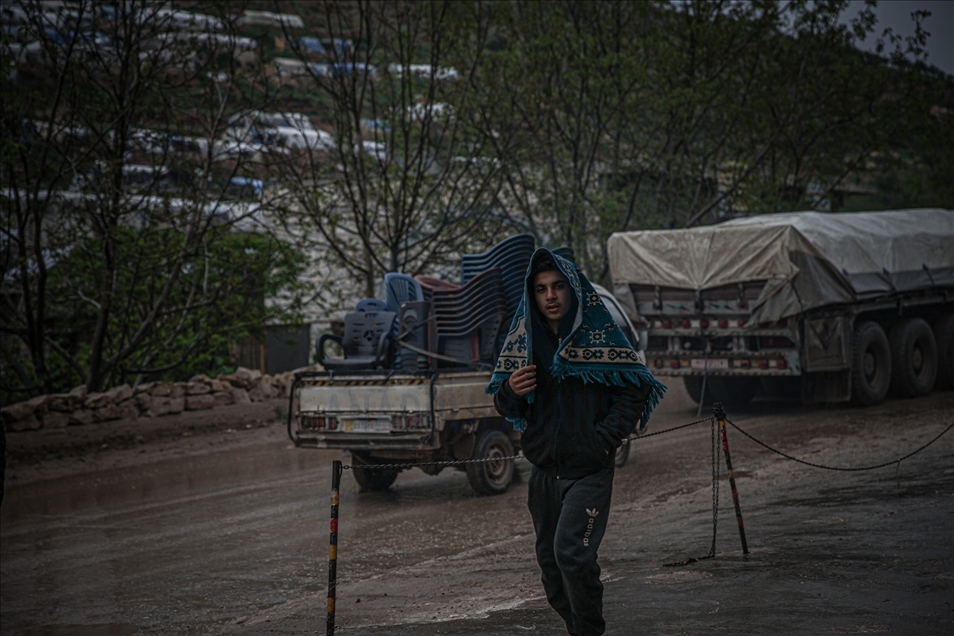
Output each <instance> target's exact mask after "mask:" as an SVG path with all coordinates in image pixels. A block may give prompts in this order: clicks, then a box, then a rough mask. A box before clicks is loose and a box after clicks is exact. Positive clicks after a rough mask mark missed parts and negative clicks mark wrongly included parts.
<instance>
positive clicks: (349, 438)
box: [288, 285, 639, 495]
mask: <svg viewBox="0 0 954 636" xmlns="http://www.w3.org/2000/svg"><path fill="white" fill-rule="evenodd" d="M593 287H594V288H595V290H596V291H597V293H599V294H600V297H601V298H602V300H603V303H604V304H605V305H606V307H607V309H608V310H609V311H610V314H611V315H612V316H613V318H614V319H615V320H616V322H617V323H618V324H619V325H620V327H621V328H622V329H623V332H624V333H625V335H626V337H627V338H629V340H630V342H631V343H633V344H634V346H635V347H636V349H637V351H638V350H639V342H638V339H637V334H636V331H635V329H633V325H632V323H631V322H630V320H629V318H628V317H627V316H626V314H625V313H624V312H623V311H622V309H621V308H620V306H619V303H618V302H617V301H616V299H615V298H614V297H613V295H612V294H610V292H609V291H607V290H606V289H605V288H603V287H600V286H599V285H594V286H593ZM508 327H509V324H508ZM490 375H491V372H490V371H489V370H456V369H437V370H434V371H429V372H424V373H407V372H400V371H395V370H392V369H375V370H364V371H351V372H337V373H336V372H330V371H312V372H299V373H297V374H296V375H295V380H294V384H293V386H292V391H291V398H290V399H291V406H290V408H289V415H288V434H289V436H290V437H291V439H292V441H293V442H294V443H295V446H297V447H299V448H327V449H341V450H346V451H349V452H350V453H351V459H352V465H353V466H354V467H355V468H354V469H353V473H354V477H355V480H356V481H357V482H358V485H359V486H360V488H361V489H362V490H364V491H373V490H383V489H386V488H388V487H390V486H391V484H393V483H394V480H395V479H396V478H397V476H398V473H399V472H400V471H401V470H402V468H384V469H374V470H363V469H361V468H358V466H361V465H373V464H404V463H426V465H423V466H421V467H420V468H421V470H423V471H424V472H426V473H428V474H431V475H437V474H438V473H440V472H441V471H442V470H443V469H444V468H446V467H448V466H454V468H456V469H457V470H465V471H466V472H467V479H468V481H469V483H470V486H471V488H473V490H474V491H475V492H477V493H478V494H481V495H496V494H501V493H503V492H505V491H506V490H507V489H508V488H509V486H510V483H511V481H512V480H513V477H514V465H513V460H512V459H507V458H511V457H513V456H515V454H516V453H517V452H519V450H520V433H518V432H516V431H514V430H513V428H512V427H511V425H510V424H509V423H508V422H507V421H506V420H505V419H504V418H502V417H500V415H499V414H498V413H497V410H496V408H495V407H494V402H493V396H490V395H487V393H486V392H485V390H484V389H485V387H486V386H487V384H488V383H489V382H490ZM628 454H629V444H623V445H622V446H621V447H620V449H619V451H618V452H617V456H616V463H617V466H622V465H623V464H625V462H626V460H627V457H628ZM494 458H500V461H483V462H474V463H466V464H459V463H457V464H444V463H443V462H456V461H459V460H469V459H483V460H492V459H494Z"/></svg>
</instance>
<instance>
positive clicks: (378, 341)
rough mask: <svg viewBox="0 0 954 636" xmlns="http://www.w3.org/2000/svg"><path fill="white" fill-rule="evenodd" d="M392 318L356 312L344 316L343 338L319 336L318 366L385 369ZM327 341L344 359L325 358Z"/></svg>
mask: <svg viewBox="0 0 954 636" xmlns="http://www.w3.org/2000/svg"><path fill="white" fill-rule="evenodd" d="M394 318H395V314H394V312H392V311H355V312H351V313H349V314H346V315H345V321H344V327H345V329H344V330H345V333H344V336H343V337H342V336H337V335H335V334H331V333H323V334H321V336H319V337H318V344H317V346H316V349H317V354H318V363H319V364H320V365H321V366H323V367H324V368H325V369H326V370H328V371H361V370H366V369H377V368H378V367H384V368H388V367H389V366H390V357H391V356H390V353H391V345H392V342H393V336H392V333H391V329H392V328H393V325H394ZM328 342H337V343H338V345H340V346H341V348H342V350H343V351H344V354H345V357H344V358H327V357H325V345H326V344H327V343H328Z"/></svg>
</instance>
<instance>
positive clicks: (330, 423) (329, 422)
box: [325, 417, 338, 431]
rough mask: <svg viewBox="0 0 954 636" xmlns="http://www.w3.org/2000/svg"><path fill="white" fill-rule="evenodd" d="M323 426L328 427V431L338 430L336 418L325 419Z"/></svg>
mask: <svg viewBox="0 0 954 636" xmlns="http://www.w3.org/2000/svg"><path fill="white" fill-rule="evenodd" d="M325 425H326V426H327V427H328V430H329V431H337V430H338V418H337V417H326V418H325Z"/></svg>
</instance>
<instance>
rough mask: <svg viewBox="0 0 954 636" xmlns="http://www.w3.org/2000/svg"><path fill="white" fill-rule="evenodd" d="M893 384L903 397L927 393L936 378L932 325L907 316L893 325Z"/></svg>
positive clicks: (935, 350)
mask: <svg viewBox="0 0 954 636" xmlns="http://www.w3.org/2000/svg"><path fill="white" fill-rule="evenodd" d="M890 342H891V368H892V372H891V388H892V389H893V390H894V392H895V393H896V394H897V395H898V396H900V397H916V396H918V395H927V394H928V393H930V392H931V389H932V388H934V380H935V379H936V378H937V343H936V342H935V341H934V333H933V332H932V331H931V327H930V325H928V324H927V322H925V321H924V320H922V319H921V318H908V319H907V320H902V321H901V322H899V323H897V324H896V325H895V326H894V327H892V329H891V338H890Z"/></svg>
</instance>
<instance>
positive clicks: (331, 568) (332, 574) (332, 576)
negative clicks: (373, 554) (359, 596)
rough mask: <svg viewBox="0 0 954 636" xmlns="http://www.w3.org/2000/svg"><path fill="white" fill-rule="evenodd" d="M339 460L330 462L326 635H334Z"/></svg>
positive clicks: (339, 482)
mask: <svg viewBox="0 0 954 636" xmlns="http://www.w3.org/2000/svg"><path fill="white" fill-rule="evenodd" d="M341 471H342V468H341V461H340V460H337V459H336V460H334V461H333V462H332V463H331V537H330V540H331V541H330V542H331V544H330V546H329V547H328V636H335V597H336V595H337V587H338V501H339V490H340V489H341Z"/></svg>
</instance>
